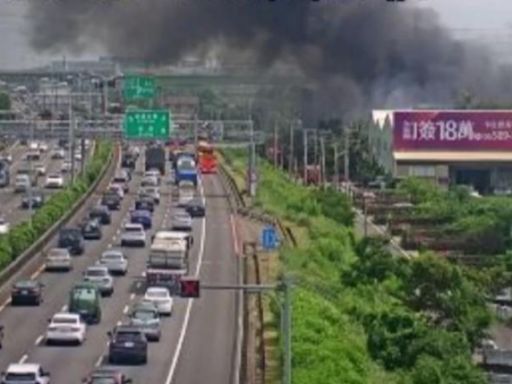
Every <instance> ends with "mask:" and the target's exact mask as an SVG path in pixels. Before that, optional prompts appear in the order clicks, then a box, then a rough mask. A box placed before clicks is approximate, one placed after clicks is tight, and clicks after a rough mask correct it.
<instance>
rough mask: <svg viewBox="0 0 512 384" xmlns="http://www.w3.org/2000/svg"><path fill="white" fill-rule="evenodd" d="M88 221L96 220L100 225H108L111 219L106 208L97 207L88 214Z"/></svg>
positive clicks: (102, 206)
mask: <svg viewBox="0 0 512 384" xmlns="http://www.w3.org/2000/svg"><path fill="white" fill-rule="evenodd" d="M89 219H98V220H99V222H100V224H102V225H108V224H110V223H111V222H112V217H111V215H110V211H109V209H108V207H106V206H104V205H98V206H97V207H94V208H93V209H91V210H90V212H89Z"/></svg>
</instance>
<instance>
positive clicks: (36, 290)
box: [11, 280, 43, 305]
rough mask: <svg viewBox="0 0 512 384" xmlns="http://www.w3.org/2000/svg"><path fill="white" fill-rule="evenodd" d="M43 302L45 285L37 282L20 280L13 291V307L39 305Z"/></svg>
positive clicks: (13, 287)
mask: <svg viewBox="0 0 512 384" xmlns="http://www.w3.org/2000/svg"><path fill="white" fill-rule="evenodd" d="M42 301H43V284H41V283H40V282H39V281H35V280H20V281H17V282H16V283H14V285H13V286H12V289H11V305H39V304H41V303H42Z"/></svg>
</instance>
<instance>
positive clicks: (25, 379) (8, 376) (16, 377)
mask: <svg viewBox="0 0 512 384" xmlns="http://www.w3.org/2000/svg"><path fill="white" fill-rule="evenodd" d="M19 383H23V384H50V374H49V373H48V372H46V371H45V370H44V369H43V368H41V366H40V365H39V364H27V363H24V364H9V366H8V367H7V370H6V371H5V373H4V374H2V384H19Z"/></svg>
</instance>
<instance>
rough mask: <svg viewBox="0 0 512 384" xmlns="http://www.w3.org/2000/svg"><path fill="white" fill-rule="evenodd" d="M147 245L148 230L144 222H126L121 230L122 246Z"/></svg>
mask: <svg viewBox="0 0 512 384" xmlns="http://www.w3.org/2000/svg"><path fill="white" fill-rule="evenodd" d="M133 245H135V246H139V247H145V246H146V231H144V227H143V226H142V224H136V223H126V224H125V225H124V227H123V232H121V246H122V247H123V246H133Z"/></svg>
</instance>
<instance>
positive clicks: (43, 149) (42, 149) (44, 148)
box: [39, 141, 48, 153]
mask: <svg viewBox="0 0 512 384" xmlns="http://www.w3.org/2000/svg"><path fill="white" fill-rule="evenodd" d="M39 151H40V152H42V153H44V152H48V144H47V143H46V142H44V141H41V142H40V143H39Z"/></svg>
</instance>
